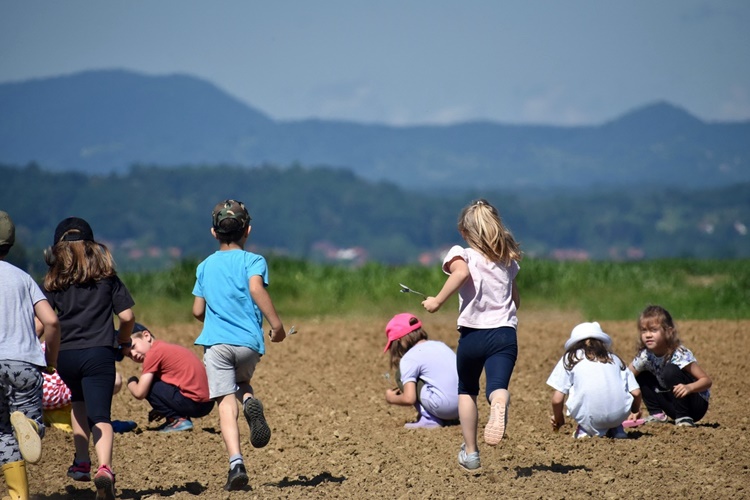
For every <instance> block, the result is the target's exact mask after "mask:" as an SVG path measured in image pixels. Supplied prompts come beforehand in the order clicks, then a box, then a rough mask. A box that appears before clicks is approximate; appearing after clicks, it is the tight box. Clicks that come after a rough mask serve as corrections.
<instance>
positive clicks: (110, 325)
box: [44, 217, 135, 500]
mask: <svg viewBox="0 0 750 500" xmlns="http://www.w3.org/2000/svg"><path fill="white" fill-rule="evenodd" d="M52 243H53V246H52V247H51V248H50V249H49V250H48V251H47V252H46V253H45V260H46V261H47V264H48V265H49V270H48V271H47V275H46V276H45V277H44V293H45V295H46V296H47V299H48V300H49V302H50V305H52V308H53V309H55V310H56V311H57V313H58V316H59V318H60V328H61V338H60V353H59V355H58V371H59V373H60V377H61V378H62V380H63V382H65V385H67V386H68V387H69V388H70V392H71V401H72V418H71V423H72V427H73V443H74V445H75V457H74V460H73V465H71V466H70V468H69V469H68V476H69V477H71V478H73V479H74V480H76V481H90V480H91V459H90V458H89V437H90V436H93V438H94V449H95V452H96V456H97V459H98V462H99V468H98V469H97V471H96V474H95V476H94V484H95V485H96V489H97V498H98V499H107V500H110V499H113V498H114V497H115V474H114V472H113V471H112V448H113V444H114V434H113V429H112V419H111V409H112V395H113V393H114V387H115V380H116V376H117V375H116V370H115V359H116V356H117V350H118V349H117V347H118V344H119V345H120V346H122V352H123V353H125V354H126V355H127V354H128V352H129V349H130V348H129V347H128V346H129V344H130V332H131V330H132V329H133V324H134V323H135V315H134V314H133V310H132V307H133V305H135V302H134V301H133V298H132V297H131V296H130V292H128V289H127V288H126V287H125V285H124V284H123V282H122V281H120V278H119V277H118V276H117V272H116V270H115V263H114V259H113V258H112V254H110V252H109V249H108V248H107V247H106V246H105V245H103V244H101V243H98V242H97V241H95V240H94V232H93V230H92V229H91V226H90V225H89V223H88V222H86V221H85V220H84V219H81V218H79V217H68V218H67V219H64V220H62V221H61V222H60V223H59V224H58V225H57V228H56V229H55V236H54V240H53V242H52ZM114 315H116V316H117V317H118V319H119V324H120V328H119V332H118V333H117V335H116V334H115V326H114V322H113V320H112V317H113V316H114Z"/></svg>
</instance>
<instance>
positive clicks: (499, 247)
mask: <svg viewBox="0 0 750 500" xmlns="http://www.w3.org/2000/svg"><path fill="white" fill-rule="evenodd" d="M458 231H459V232H460V233H461V236H462V237H463V238H464V240H466V243H468V244H469V246H470V247H471V248H473V249H474V250H476V251H477V252H479V253H481V254H482V255H484V256H485V257H486V258H487V259H489V260H490V261H492V262H500V263H502V264H503V265H505V266H507V265H509V264H510V263H511V261H513V260H515V261H520V260H521V256H522V253H521V249H520V247H519V245H518V243H517V242H516V240H515V239H514V238H513V234H512V233H511V232H510V231H509V230H508V229H507V228H506V227H505V226H504V225H503V221H502V219H501V218H500V214H499V213H498V212H497V209H496V208H495V207H493V206H492V205H490V203H489V202H488V201H487V200H485V199H479V200H477V201H475V202H473V203H472V204H471V205H469V206H467V207H465V208H464V209H463V210H462V211H461V215H460V216H459V218H458Z"/></svg>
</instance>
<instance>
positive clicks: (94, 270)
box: [44, 240, 117, 291]
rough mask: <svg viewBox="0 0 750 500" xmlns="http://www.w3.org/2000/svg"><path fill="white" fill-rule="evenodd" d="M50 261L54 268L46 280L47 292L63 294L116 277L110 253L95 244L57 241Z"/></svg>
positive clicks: (48, 272) (105, 248)
mask: <svg viewBox="0 0 750 500" xmlns="http://www.w3.org/2000/svg"><path fill="white" fill-rule="evenodd" d="M51 257H52V258H51V259H50V260H51V262H52V264H51V265H50V267H49V270H48V271H47V275H46V276H45V277H44V288H45V289H46V290H48V291H61V290H65V289H66V288H68V287H70V286H72V285H79V284H83V283H93V282H96V281H99V280H102V279H104V278H109V277H111V276H115V275H116V274H117V272H116V271H115V261H114V259H113V258H112V254H111V253H110V252H109V249H108V248H107V247H106V246H105V245H102V244H101V243H97V242H95V241H80V240H79V241H58V242H57V243H56V244H55V246H53V247H52V249H51Z"/></svg>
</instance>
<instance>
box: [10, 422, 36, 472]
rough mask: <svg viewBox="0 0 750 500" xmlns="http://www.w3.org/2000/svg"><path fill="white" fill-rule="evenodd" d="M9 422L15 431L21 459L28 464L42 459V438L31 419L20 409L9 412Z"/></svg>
mask: <svg viewBox="0 0 750 500" xmlns="http://www.w3.org/2000/svg"><path fill="white" fill-rule="evenodd" d="M10 424H11V425H12V426H13V430H14V431H15V434H16V441H18V448H19V450H20V451H21V456H22V457H23V459H24V460H26V461H27V462H29V463H30V464H36V463H39V461H40V460H41V459H42V438H40V437H39V434H38V433H37V430H36V429H35V428H34V426H33V425H32V424H31V421H30V420H29V419H28V418H26V415H24V414H23V413H21V412H20V411H14V412H13V413H11V414H10Z"/></svg>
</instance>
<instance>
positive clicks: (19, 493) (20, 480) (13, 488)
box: [3, 460, 29, 500]
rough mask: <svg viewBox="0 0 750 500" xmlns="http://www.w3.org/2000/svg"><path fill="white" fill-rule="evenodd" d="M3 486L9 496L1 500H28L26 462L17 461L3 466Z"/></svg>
mask: <svg viewBox="0 0 750 500" xmlns="http://www.w3.org/2000/svg"><path fill="white" fill-rule="evenodd" d="M3 475H4V476H5V484H6V485H8V493H9V495H10V496H7V497H3V500H29V480H28V478H27V477H26V462H24V461H23V460H19V461H18V462H11V463H9V464H5V465H3Z"/></svg>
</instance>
